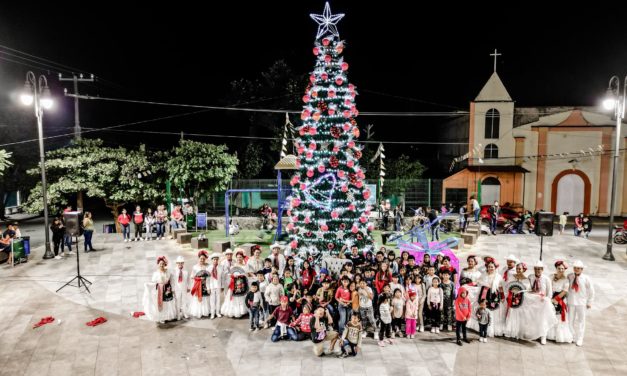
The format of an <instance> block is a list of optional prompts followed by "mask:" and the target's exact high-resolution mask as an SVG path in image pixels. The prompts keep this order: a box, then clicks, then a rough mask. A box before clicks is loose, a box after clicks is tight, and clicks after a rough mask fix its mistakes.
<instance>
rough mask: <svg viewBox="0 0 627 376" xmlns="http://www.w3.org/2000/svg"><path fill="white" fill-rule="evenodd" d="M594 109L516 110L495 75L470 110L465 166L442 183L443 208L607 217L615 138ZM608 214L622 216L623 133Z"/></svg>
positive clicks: (626, 196)
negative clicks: (494, 207) (461, 205)
mask: <svg viewBox="0 0 627 376" xmlns="http://www.w3.org/2000/svg"><path fill="white" fill-rule="evenodd" d="M612 115H613V113H606V112H604V111H602V110H601V109H599V108H588V107H586V108H573V107H516V106H515V102H514V101H513V100H512V98H511V97H510V95H509V93H508V92H507V89H506V88H505V86H504V85H503V82H502V81H501V79H500V78H499V76H498V75H497V73H496V72H494V73H493V74H492V76H491V77H490V79H489V80H488V82H487V83H486V84H485V86H484V87H483V89H482V90H481V91H480V93H479V95H478V96H477V97H476V98H475V100H474V101H472V102H471V103H470V117H469V124H468V153H467V154H466V155H465V156H463V158H462V159H464V160H465V163H466V164H465V166H464V167H463V168H461V169H460V170H459V171H457V172H456V173H454V174H452V175H451V176H449V177H447V178H446V179H445V180H444V183H443V188H442V190H443V191H442V197H443V201H444V202H456V201H462V202H463V201H464V199H465V200H466V202H467V201H468V200H469V198H470V197H471V196H473V195H475V196H478V199H479V200H480V202H481V204H482V205H486V204H492V203H493V202H494V201H499V202H500V203H501V205H502V204H504V203H510V204H511V205H512V206H517V207H519V208H524V209H529V210H532V211H535V210H541V209H542V210H545V211H552V212H554V213H560V214H561V213H562V212H569V213H570V214H571V215H576V214H578V213H589V214H592V215H599V216H607V215H608V214H609V208H610V198H611V183H612V180H611V178H612V164H613V160H614V157H613V153H614V145H615V137H616V120H615V119H613V118H612ZM621 128H622V129H621V134H620V135H618V137H620V144H619V145H620V149H621V154H620V157H619V159H618V168H617V174H616V179H617V186H616V199H615V207H614V209H615V210H614V213H615V214H617V215H620V214H622V215H627V180H626V179H627V163H626V160H625V159H626V157H625V154H626V153H625V150H624V149H625V144H626V141H627V140H626V136H627V130H626V128H627V127H626V126H625V124H623V125H622V126H621Z"/></svg>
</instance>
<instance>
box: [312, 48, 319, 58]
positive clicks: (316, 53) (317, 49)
mask: <svg viewBox="0 0 627 376" xmlns="http://www.w3.org/2000/svg"><path fill="white" fill-rule="evenodd" d="M319 53H320V49H319V48H318V47H314V48H313V54H314V55H316V56H318V54H319Z"/></svg>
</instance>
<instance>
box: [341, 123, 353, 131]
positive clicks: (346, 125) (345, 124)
mask: <svg viewBox="0 0 627 376" xmlns="http://www.w3.org/2000/svg"><path fill="white" fill-rule="evenodd" d="M342 129H344V131H345V132H348V130H349V129H351V125H350V124H349V123H344V125H342Z"/></svg>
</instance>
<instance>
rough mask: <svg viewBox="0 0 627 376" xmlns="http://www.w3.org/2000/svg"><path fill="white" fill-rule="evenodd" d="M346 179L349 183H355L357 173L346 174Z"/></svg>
mask: <svg viewBox="0 0 627 376" xmlns="http://www.w3.org/2000/svg"><path fill="white" fill-rule="evenodd" d="M309 171H311V170H309ZM348 181H349V182H350V183H351V184H355V183H357V174H348Z"/></svg>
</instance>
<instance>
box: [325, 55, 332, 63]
mask: <svg viewBox="0 0 627 376" xmlns="http://www.w3.org/2000/svg"><path fill="white" fill-rule="evenodd" d="M331 59H332V57H331V55H324V62H325V63H330V62H331Z"/></svg>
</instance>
